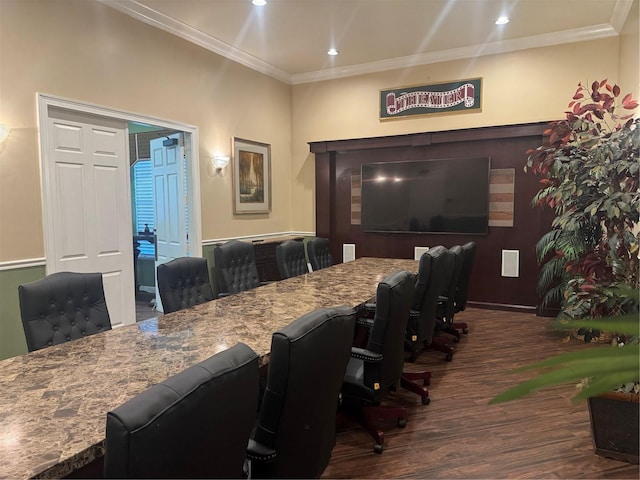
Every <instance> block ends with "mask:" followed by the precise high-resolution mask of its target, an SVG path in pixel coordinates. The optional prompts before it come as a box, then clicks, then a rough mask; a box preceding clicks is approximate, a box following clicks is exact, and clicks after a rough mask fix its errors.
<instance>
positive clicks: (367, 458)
mask: <svg viewBox="0 0 640 480" xmlns="http://www.w3.org/2000/svg"><path fill="white" fill-rule="evenodd" d="M456 320H459V321H466V322H468V323H469V330H470V331H469V334H468V335H466V336H464V337H463V338H462V339H461V340H460V342H459V343H458V344H457V350H456V353H455V355H454V358H453V361H452V362H446V361H445V360H444V355H443V354H442V353H438V352H424V353H422V354H421V355H420V356H419V357H418V359H417V361H416V362H415V363H414V364H406V367H407V369H408V370H412V369H413V370H430V371H431V372H432V373H433V377H432V380H431V386H430V387H429V390H430V396H431V404H430V405H425V406H423V405H421V403H420V400H419V398H418V396H417V395H415V394H412V393H409V392H407V391H405V390H402V389H398V391H397V392H395V393H393V394H392V396H390V397H388V399H387V401H385V404H387V403H388V404H390V405H391V404H394V403H398V404H401V405H404V406H406V407H407V408H408V423H407V426H406V427H405V428H403V429H401V428H397V427H395V426H394V425H393V424H391V425H389V428H388V429H386V430H385V450H384V452H383V453H382V454H381V455H378V454H375V453H373V440H372V439H371V437H369V436H368V435H367V434H366V433H365V432H364V431H363V430H361V429H360V427H359V426H358V425H357V424H349V425H348V426H347V428H346V429H342V430H340V431H339V432H338V435H337V444H336V447H335V448H334V450H333V456H332V460H331V463H330V464H329V466H328V467H327V469H326V470H325V472H324V474H323V478H632V479H638V478H640V473H639V469H638V466H637V465H631V464H628V463H625V462H620V461H616V460H610V459H607V458H603V457H600V456H597V455H595V453H594V451H593V446H592V444H591V436H590V426H589V414H588V410H587V405H586V403H584V402H581V403H572V402H571V400H570V398H571V397H572V396H573V394H574V392H575V387H574V386H571V385H569V386H563V387H555V388H553V389H549V390H544V391H541V392H537V393H535V394H533V395H531V396H529V397H526V398H523V399H521V400H516V401H513V402H509V403H505V404H500V405H496V406H489V405H487V402H488V401H489V399H491V398H492V397H493V396H495V395H496V394H497V393H499V392H501V391H503V390H505V389H506V388H508V387H509V386H511V385H513V384H514V383H515V382H516V381H518V380H522V379H525V378H528V375H526V374H513V373H510V371H511V370H512V369H513V368H515V367H518V366H521V365H526V364H529V363H531V362H533V361H536V360H540V359H543V358H546V357H547V356H549V355H552V354H554V353H560V352H562V351H565V350H567V349H569V348H588V347H587V346H585V345H582V344H581V343H580V342H579V341H577V340H573V341H571V342H569V343H568V344H567V343H562V341H561V337H560V336H559V335H558V334H557V333H554V332H550V331H548V329H547V327H548V326H549V325H550V323H551V320H550V319H548V318H542V317H536V316H535V315H529V314H521V313H514V312H505V311H491V310H480V309H467V310H466V311H465V312H462V313H460V314H458V315H457V316H456Z"/></svg>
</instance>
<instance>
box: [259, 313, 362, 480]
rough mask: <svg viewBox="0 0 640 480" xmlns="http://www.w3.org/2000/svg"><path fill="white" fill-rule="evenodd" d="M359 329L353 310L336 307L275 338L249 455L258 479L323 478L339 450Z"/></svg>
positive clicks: (297, 323)
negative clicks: (344, 392) (344, 393)
mask: <svg viewBox="0 0 640 480" xmlns="http://www.w3.org/2000/svg"><path fill="white" fill-rule="evenodd" d="M354 325H355V312H354V311H353V309H351V308H347V307H336V308H328V309H319V310H315V311H313V312H311V313H308V314H306V315H304V316H302V317H300V318H298V319H297V320H295V321H294V322H292V323H291V324H290V325H288V326H287V327H285V328H283V329H282V330H280V331H278V332H275V333H274V334H273V338H272V341H271V354H270V359H269V373H268V377H267V388H266V391H265V394H264V398H263V400H262V407H261V409H260V414H259V420H258V423H257V428H256V430H255V434H254V435H253V438H252V440H251V441H250V442H249V448H248V450H247V451H248V457H249V459H250V460H251V477H252V478H261V477H269V478H318V477H320V475H321V474H322V472H323V471H324V469H325V468H326V466H327V464H328V463H329V460H330V458H331V451H332V450H333V447H334V445H335V428H336V411H337V407H338V401H339V395H340V388H341V386H342V379H343V378H344V374H345V369H346V366H347V362H348V361H349V354H350V351H351V340H352V338H353V330H354Z"/></svg>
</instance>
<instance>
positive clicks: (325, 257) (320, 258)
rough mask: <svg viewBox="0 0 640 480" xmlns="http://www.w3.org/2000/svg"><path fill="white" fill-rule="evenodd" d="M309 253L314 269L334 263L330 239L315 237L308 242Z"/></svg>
mask: <svg viewBox="0 0 640 480" xmlns="http://www.w3.org/2000/svg"><path fill="white" fill-rule="evenodd" d="M307 255H309V263H310V264H311V268H312V270H313V271H316V270H320V269H322V268H327V267H330V266H331V265H333V257H331V251H330V248H329V239H328V238H320V237H315V238H312V239H311V240H309V241H308V242H307Z"/></svg>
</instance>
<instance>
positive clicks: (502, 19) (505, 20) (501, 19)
mask: <svg viewBox="0 0 640 480" xmlns="http://www.w3.org/2000/svg"><path fill="white" fill-rule="evenodd" d="M495 23H496V25H506V24H507V23H509V17H498V19H497V20H496V22H495Z"/></svg>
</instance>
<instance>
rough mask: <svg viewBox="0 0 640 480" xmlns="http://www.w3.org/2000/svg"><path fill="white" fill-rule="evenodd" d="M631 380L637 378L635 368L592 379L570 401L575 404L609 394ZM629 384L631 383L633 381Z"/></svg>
mask: <svg viewBox="0 0 640 480" xmlns="http://www.w3.org/2000/svg"><path fill="white" fill-rule="evenodd" d="M633 378H635V379H636V380H637V378H638V369H637V368H630V369H628V370H621V371H619V372H616V373H611V374H609V375H607V376H603V377H598V378H595V379H592V380H590V381H589V382H588V383H587V385H586V386H585V387H583V388H582V390H580V392H579V393H578V394H577V395H575V396H574V397H573V398H572V399H571V400H573V401H574V402H577V401H579V400H586V399H587V398H589V397H595V396H597V395H601V394H603V393H606V392H610V391H612V390H615V389H616V388H618V387H619V386H620V385H623V384H625V383H627V382H629V379H633ZM631 383H633V381H632V382H631Z"/></svg>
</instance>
